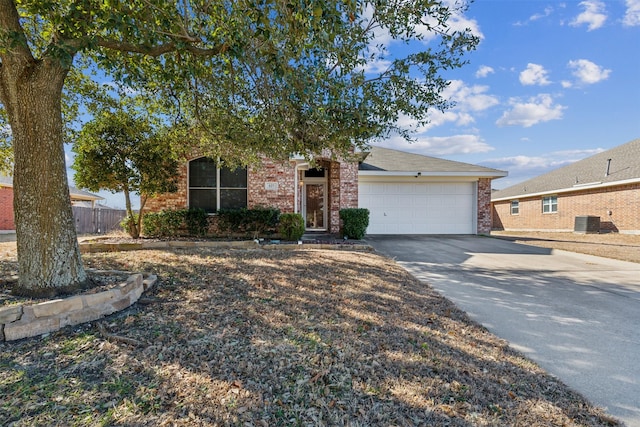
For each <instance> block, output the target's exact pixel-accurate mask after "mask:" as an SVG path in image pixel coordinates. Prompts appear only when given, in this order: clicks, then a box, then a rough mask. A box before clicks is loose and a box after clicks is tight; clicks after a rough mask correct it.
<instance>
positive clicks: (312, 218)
mask: <svg viewBox="0 0 640 427" xmlns="http://www.w3.org/2000/svg"><path fill="white" fill-rule="evenodd" d="M326 200H327V184H326V183H324V182H318V183H312V182H305V184H304V198H303V202H304V206H303V213H304V218H305V227H306V229H307V230H310V231H326V229H327V209H326V207H327V203H326Z"/></svg>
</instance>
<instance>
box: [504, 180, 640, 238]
mask: <svg viewBox="0 0 640 427" xmlns="http://www.w3.org/2000/svg"><path fill="white" fill-rule="evenodd" d="M557 197H558V212H557V213H549V214H543V213H542V197H529V198H519V199H517V200H518V201H519V207H520V209H519V211H520V212H519V214H518V215H511V201H510V200H506V201H500V202H494V203H493V224H492V227H493V229H495V230H540V231H544V230H548V231H573V229H574V225H575V217H576V216H584V215H589V216H598V217H600V230H601V231H614V232H620V233H631V234H640V183H638V184H629V185H620V186H615V187H606V188H599V189H589V190H583V191H579V192H578V191H576V192H571V193H561V194H558V195H557ZM514 200H515V199H514ZM609 212H610V213H611V214H609Z"/></svg>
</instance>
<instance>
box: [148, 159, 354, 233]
mask: <svg viewBox="0 0 640 427" xmlns="http://www.w3.org/2000/svg"><path fill="white" fill-rule="evenodd" d="M317 163H318V166H320V167H324V168H325V169H326V170H327V173H328V178H327V183H328V188H327V196H328V198H329V200H328V206H329V209H330V210H329V214H328V215H327V217H328V222H329V224H328V231H329V232H331V233H338V232H339V231H340V217H339V211H340V209H342V208H355V207H358V163H357V162H353V163H351V162H336V161H328V160H320V161H318V162H317ZM187 168H188V162H184V164H183V165H182V166H181V167H180V169H179V177H178V191H177V192H176V193H166V194H161V195H158V196H157V197H154V198H152V199H149V200H148V201H147V204H146V206H145V210H146V211H147V212H157V211H160V210H163V209H184V208H187V207H188V200H187V191H188V188H187ZM299 173H300V174H302V172H301V171H300V172H299ZM247 178H248V179H247V181H248V182H247V186H248V188H247V205H248V207H249V208H255V207H258V206H264V207H275V208H278V209H280V211H281V212H283V213H285V212H294V205H295V191H296V188H295V166H294V164H293V163H289V162H275V161H272V160H270V159H266V158H264V159H262V164H261V165H260V166H256V167H252V168H249V171H248V177H247ZM299 178H300V177H299ZM274 184H275V185H274ZM276 187H277V188H276ZM297 191H299V192H300V188H298V189H297ZM298 196H299V197H298V203H299V205H298V212H301V205H300V203H301V198H302V197H301V196H302V195H301V194H298Z"/></svg>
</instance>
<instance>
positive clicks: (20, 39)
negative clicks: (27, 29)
mask: <svg viewBox="0 0 640 427" xmlns="http://www.w3.org/2000/svg"><path fill="white" fill-rule="evenodd" d="M12 37H15V38H17V39H16V40H15V42H14V43H12V45H11V46H10V47H9V49H7V50H6V51H4V53H2V51H1V50H0V58H2V60H3V62H7V61H8V59H9V58H8V57H21V58H22V59H26V60H27V61H33V60H34V58H33V55H32V53H31V50H30V49H29V44H28V43H27V37H26V36H25V34H24V29H23V28H22V26H21V25H20V16H19V15H18V10H17V9H16V5H15V2H14V1H13V0H0V40H1V41H2V42H4V43H6V42H8V41H9V39H10V38H12Z"/></svg>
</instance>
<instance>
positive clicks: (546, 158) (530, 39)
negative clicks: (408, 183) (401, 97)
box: [100, 0, 640, 207]
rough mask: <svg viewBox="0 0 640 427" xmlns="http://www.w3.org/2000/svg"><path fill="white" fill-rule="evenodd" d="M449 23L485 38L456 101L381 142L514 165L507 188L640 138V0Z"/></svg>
mask: <svg viewBox="0 0 640 427" xmlns="http://www.w3.org/2000/svg"><path fill="white" fill-rule="evenodd" d="M447 1H450V2H451V3H454V2H455V0H447ZM450 22H451V26H452V28H466V27H469V28H472V29H473V30H474V32H475V34H476V35H478V36H479V37H480V38H481V42H480V44H479V46H478V49H477V50H476V51H474V52H471V53H470V54H469V55H468V56H467V59H468V60H469V61H470V63H469V64H468V65H466V66H465V67H464V68H462V69H459V70H454V71H452V72H450V73H449V74H446V75H445V77H446V78H447V79H450V80H451V84H450V86H449V88H448V90H447V92H446V93H445V96H446V97H448V98H450V99H451V100H453V101H455V102H456V106H455V107H454V108H452V109H450V110H447V111H446V112H445V113H440V112H437V111H435V112H434V113H433V114H432V115H431V123H430V125H428V126H426V127H424V128H421V129H419V132H418V134H416V135H415V137H416V139H417V141H416V142H414V143H412V144H409V143H407V142H406V141H404V140H402V139H401V138H390V139H388V140H386V141H384V142H380V143H377V144H376V145H380V146H385V147H388V148H394V149H399V150H404V151H411V152H415V153H419V154H425V155H429V156H435V157H440V158H445V159H450V160H456V161H461V162H466V163H474V164H480V165H483V166H487V167H492V168H496V169H501V170H506V171H508V172H509V176H508V177H506V178H501V179H499V180H496V181H494V184H493V187H494V188H497V189H501V188H505V187H508V186H510V185H513V184H516V183H518V182H522V181H524V180H526V179H529V178H532V177H534V176H536V175H540V174H542V173H545V172H548V171H550V170H552V169H555V168H558V167H561V166H564V165H566V164H568V163H570V162H574V161H577V160H580V159H583V158H585V157H588V156H590V155H593V154H596V153H598V152H600V151H603V150H607V149H609V148H612V147H615V146H617V145H621V144H624V143H626V142H628V141H630V140H632V139H635V138H640V0H609V1H603V0H584V1H551V0H550V1H546V0H476V1H475V2H474V3H473V4H471V7H470V9H469V10H468V11H467V13H465V15H464V16H454V17H452V19H451V21H450ZM377 36H378V37H377V40H376V41H378V42H379V41H382V42H386V44H387V48H388V50H389V51H390V53H391V54H393V52H394V49H400V48H401V46H399V45H394V44H393V43H390V42H388V40H386V39H385V35H384V34H380V35H377ZM428 41H429V37H427V42H428ZM378 65H380V64H378ZM382 65H384V64H382ZM402 124H406V125H412V123H411V121H409V120H407V121H406V123H402ZM638 161H640V159H639V160H638ZM100 195H102V196H103V197H106V200H105V203H106V204H107V205H109V206H113V207H123V206H124V197H123V196H122V195H119V194H118V195H111V194H110V193H108V192H100Z"/></svg>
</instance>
